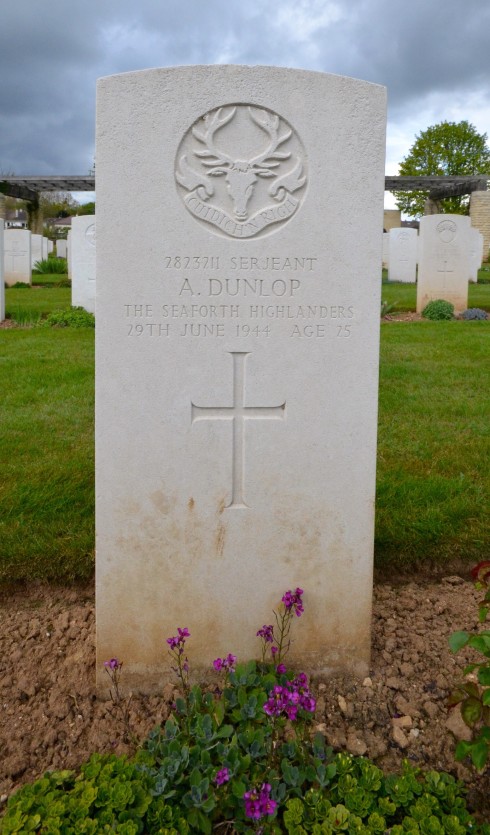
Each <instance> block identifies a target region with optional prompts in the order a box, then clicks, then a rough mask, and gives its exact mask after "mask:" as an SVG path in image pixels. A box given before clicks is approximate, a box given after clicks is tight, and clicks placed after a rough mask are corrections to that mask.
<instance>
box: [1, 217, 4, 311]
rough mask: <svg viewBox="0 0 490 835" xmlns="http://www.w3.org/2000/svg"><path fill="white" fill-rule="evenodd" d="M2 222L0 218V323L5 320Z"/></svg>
mask: <svg viewBox="0 0 490 835" xmlns="http://www.w3.org/2000/svg"><path fill="white" fill-rule="evenodd" d="M3 235H4V232H3V220H2V219H1V218H0V322H3V320H4V319H5V280H4V277H3V275H4V268H3Z"/></svg>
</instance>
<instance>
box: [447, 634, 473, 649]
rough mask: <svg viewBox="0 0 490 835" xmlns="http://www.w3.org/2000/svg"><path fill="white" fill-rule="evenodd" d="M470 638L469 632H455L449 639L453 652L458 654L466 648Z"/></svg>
mask: <svg viewBox="0 0 490 835" xmlns="http://www.w3.org/2000/svg"><path fill="white" fill-rule="evenodd" d="M469 637H470V636H469V633H468V632H453V634H452V635H450V636H449V639H448V642H449V647H450V649H451V652H458V650H460V649H461V648H462V647H465V646H466V644H467V643H468V640H469Z"/></svg>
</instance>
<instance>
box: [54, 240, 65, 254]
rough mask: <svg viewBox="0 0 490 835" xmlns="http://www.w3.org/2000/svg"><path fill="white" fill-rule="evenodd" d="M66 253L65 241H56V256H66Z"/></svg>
mask: <svg viewBox="0 0 490 835" xmlns="http://www.w3.org/2000/svg"><path fill="white" fill-rule="evenodd" d="M66 254H67V253H66V241H65V240H58V241H56V255H57V256H58V258H66Z"/></svg>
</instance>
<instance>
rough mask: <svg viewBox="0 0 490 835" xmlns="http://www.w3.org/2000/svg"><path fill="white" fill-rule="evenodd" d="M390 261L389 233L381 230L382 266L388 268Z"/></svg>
mask: <svg viewBox="0 0 490 835" xmlns="http://www.w3.org/2000/svg"><path fill="white" fill-rule="evenodd" d="M389 263H390V233H389V232H383V267H384V269H385V270H387V269H388V266H389Z"/></svg>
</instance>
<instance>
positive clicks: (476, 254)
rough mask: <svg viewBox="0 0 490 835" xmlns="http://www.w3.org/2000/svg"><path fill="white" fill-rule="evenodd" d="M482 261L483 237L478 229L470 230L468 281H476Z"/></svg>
mask: <svg viewBox="0 0 490 835" xmlns="http://www.w3.org/2000/svg"><path fill="white" fill-rule="evenodd" d="M482 261H483V235H482V233H481V232H479V231H478V229H474V228H473V227H471V228H470V281H472V282H477V281H478V270H479V269H480V267H481V265H482Z"/></svg>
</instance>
